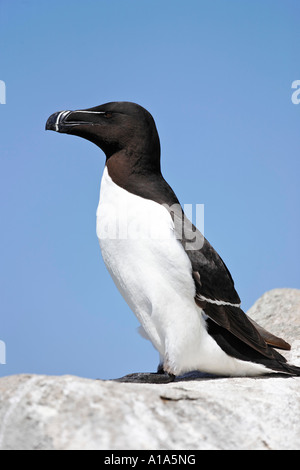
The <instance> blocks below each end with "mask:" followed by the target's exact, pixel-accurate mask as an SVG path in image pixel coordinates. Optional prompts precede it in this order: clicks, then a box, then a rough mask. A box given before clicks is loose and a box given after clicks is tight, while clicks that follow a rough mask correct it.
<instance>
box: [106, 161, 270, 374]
mask: <svg viewBox="0 0 300 470" xmlns="http://www.w3.org/2000/svg"><path fill="white" fill-rule="evenodd" d="M97 236H98V238H99V242H100V247H101V252H102V256H103V259H104V262H105V264H106V267H107V269H108V270H109V272H110V274H111V276H112V278H113V280H114V282H115V284H116V286H117V287H118V289H119V291H120V292H121V294H122V295H123V297H124V299H125V300H126V302H127V303H128V305H129V307H130V308H131V309H132V311H133V312H134V314H135V315H136V317H137V318H138V320H139V322H140V323H141V326H142V328H143V330H144V332H143V336H146V337H147V338H149V340H150V341H151V342H152V344H153V346H154V347H155V348H156V349H157V351H158V352H159V354H160V358H161V361H162V362H163V364H164V369H165V371H167V372H169V373H171V374H174V375H176V376H178V375H180V374H182V373H185V372H188V371H192V370H200V371H202V372H210V373H215V374H219V375H223V374H224V375H232V376H240V375H258V374H265V373H267V372H268V369H267V368H266V367H265V366H263V365H261V364H255V363H250V362H246V361H241V360H239V359H236V358H233V357H230V356H228V355H227V354H226V353H225V352H224V351H223V350H222V349H221V348H220V347H219V346H218V344H217V343H216V342H215V341H214V339H213V338H212V337H211V336H210V335H209V334H208V333H207V330H206V321H205V315H204V314H203V312H202V310H201V308H199V307H198V306H197V305H196V303H195V301H194V297H195V283H194V280H193V278H192V267H191V263H190V260H189V258H188V256H187V255H186V253H185V251H184V249H183V247H182V245H181V243H180V242H179V241H178V240H177V239H176V237H175V233H174V225H173V221H172V218H171V216H170V214H169V212H168V211H167V210H166V208H164V207H163V206H162V205H160V204H158V203H156V202H154V201H152V200H149V199H144V198H142V197H139V196H136V195H134V194H132V193H130V192H128V191H126V190H125V189H122V188H121V187H120V186H118V185H117V184H115V183H114V182H113V181H112V179H111V178H110V176H109V174H108V170H107V167H105V170H104V173H103V177H102V182H101V190H100V201H99V205H98V209H97ZM270 372H273V371H271V370H270Z"/></svg>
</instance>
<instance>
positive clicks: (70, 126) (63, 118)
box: [46, 101, 160, 168]
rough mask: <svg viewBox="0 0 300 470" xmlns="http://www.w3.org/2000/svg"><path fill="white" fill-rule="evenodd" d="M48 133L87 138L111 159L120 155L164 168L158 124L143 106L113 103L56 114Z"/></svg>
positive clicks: (124, 102) (123, 102)
mask: <svg viewBox="0 0 300 470" xmlns="http://www.w3.org/2000/svg"><path fill="white" fill-rule="evenodd" d="M46 130H52V131H56V132H60V133H64V134H71V135H77V136H79V137H83V138H84V139H87V140H89V141H91V142H93V143H94V144H96V145H97V146H98V147H100V148H101V149H102V150H103V152H104V153H105V154H106V158H107V159H109V158H110V157H111V156H112V155H114V154H119V153H120V152H121V153H122V154H123V155H124V156H125V157H126V158H130V159H132V161H141V160H142V161H143V163H144V164H147V165H149V164H151V166H152V165H153V168H154V167H157V165H158V166H159V165H160V163H159V162H160V143H159V137H158V133H157V130H156V126H155V122H154V119H153V117H152V116H151V114H150V113H149V112H148V111H147V110H146V109H144V108H142V106H139V105H137V104H135V103H130V102H126V101H121V102H112V103H106V104H102V105H100V106H96V107H94V108H88V109H82V110H78V111H59V112H56V113H54V114H52V115H51V116H50V117H49V119H48V121H47V123H46Z"/></svg>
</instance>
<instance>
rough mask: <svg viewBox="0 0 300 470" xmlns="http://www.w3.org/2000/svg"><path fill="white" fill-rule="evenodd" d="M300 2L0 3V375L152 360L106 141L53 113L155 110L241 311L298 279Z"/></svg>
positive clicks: (114, 372)
mask: <svg viewBox="0 0 300 470" xmlns="http://www.w3.org/2000/svg"><path fill="white" fill-rule="evenodd" d="M299 14H300V6H299V2H298V1H297V0H281V1H278V0H251V2H250V1H245V0H227V1H224V0H210V1H209V0H206V1H204V0H187V1H178V0H164V1H161V0H149V1H143V0H97V1H96V0H87V1H84V2H83V1H82V0H81V1H78V0H72V1H71V0H60V1H58V0H52V1H51V2H41V1H37V0H23V1H22V0H15V1H14V2H11V1H8V0H1V3H0V39H1V51H0V59H1V62H0V64H1V67H0V80H3V81H4V82H5V84H6V104H0V122H1V163H0V164H1V186H0V187H1V221H2V229H1V232H0V246H1V252H2V253H1V271H0V273H1V284H0V285H1V317H0V340H2V341H4V342H5V344H6V365H1V364H0V376H3V375H9V374H15V373H41V374H59V375H60V374H76V375H79V376H83V377H90V378H104V379H106V378H114V377H118V376H121V375H124V374H126V373H130V372H136V371H154V370H155V369H156V366H157V363H158V356H157V353H156V352H155V350H154V349H153V347H152V346H151V344H150V343H148V342H147V341H145V340H144V339H142V338H141V337H140V336H139V335H138V334H137V332H136V329H137V327H138V322H137V320H136V319H135V317H134V315H133V313H132V312H131V311H130V310H129V308H128V307H127V305H126V304H125V302H124V300H123V299H122V298H121V296H120V294H119V293H118V291H117V289H116V287H115V286H114V284H113V282H112V280H111V279H110V276H109V274H108V273H107V271H106V269H105V266H104V263H103V261H102V258H101V253H100V249H99V246H98V241H97V238H96V230H95V224H96V221H95V214H96V208H97V204H98V198H99V187H100V178H101V175H102V171H103V168H104V154H102V152H101V151H100V150H99V149H98V148H97V147H96V146H93V145H92V144H91V143H89V142H87V141H84V140H82V139H79V138H77V137H72V136H67V135H59V134H56V133H53V132H45V131H44V126H45V122H46V120H47V118H48V116H49V115H50V114H52V113H53V112H55V111H58V110H63V109H80V108H81V109H82V108H86V107H92V106H96V105H99V104H102V103H105V102H108V101H118V100H124V101H134V102H137V103H139V104H141V105H142V106H144V107H146V108H147V109H148V110H149V111H150V112H151V113H152V114H153V116H154V118H155V121H156V123H157V127H158V130H159V134H160V138H161V146H162V169H163V174H164V176H165V178H166V179H167V181H168V182H169V183H170V184H171V186H172V187H173V189H174V190H175V192H176V193H177V196H178V197H179V199H180V201H181V202H182V204H188V203H189V204H197V203H199V204H200V203H201V204H204V205H205V235H206V237H207V238H208V240H209V241H210V242H211V243H212V244H213V246H214V247H215V249H216V250H217V251H218V252H219V253H220V255H221V256H222V258H223V259H224V261H225V263H226V264H227V266H228V268H229V269H230V271H231V273H232V276H233V278H234V280H235V284H236V288H237V290H238V292H239V294H240V297H241V298H242V303H243V307H244V309H245V310H247V309H248V308H250V307H251V305H253V303H254V302H255V301H256V300H257V299H258V298H259V297H260V296H261V295H262V294H263V293H264V292H266V291H268V290H270V289H273V288H278V287H294V288H299V281H300V276H299V274H300V273H299V259H300V250H299V240H300V224H299V200H300V190H299V186H300V185H299V173H300V158H299V150H300V139H299V136H300V131H299V123H300V105H295V104H293V103H292V101H291V95H292V92H293V90H292V89H291V84H292V82H293V81H294V80H297V79H298V80H299V79H300V61H299V45H300V28H299ZM0 101H1V100H0Z"/></svg>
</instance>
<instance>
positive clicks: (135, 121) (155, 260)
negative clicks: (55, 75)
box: [46, 102, 300, 383]
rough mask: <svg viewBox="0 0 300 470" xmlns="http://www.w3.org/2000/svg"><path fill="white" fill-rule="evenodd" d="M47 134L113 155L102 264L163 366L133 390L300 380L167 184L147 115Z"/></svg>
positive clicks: (132, 111) (89, 117) (105, 196)
mask: <svg viewBox="0 0 300 470" xmlns="http://www.w3.org/2000/svg"><path fill="white" fill-rule="evenodd" d="M46 129H48V130H53V131H57V132H59V133H64V134H71V135H76V136H79V137H82V138H84V139H87V140H89V141H91V142H93V143H94V144H96V145H97V146H98V147H100V149H101V150H102V151H103V152H104V153H105V155H106V164H105V168H104V172H103V176H102V181H101V189H100V200H99V205H98V209H97V236H98V238H99V242H100V247H101V252H102V257H103V260H104V262H105V264H106V267H107V269H108V271H109V272H110V274H111V276H112V278H113V280H114V282H115V284H116V285H117V287H118V289H119V291H120V292H121V294H122V295H123V297H124V299H125V300H126V302H127V303H128V305H129V306H130V308H131V309H132V310H133V312H134V314H135V315H136V317H137V319H138V320H139V322H140V324H141V327H140V331H141V333H142V335H143V336H144V337H146V338H148V339H149V340H150V341H151V342H152V344H153V346H154V347H155V348H156V349H157V351H158V352H159V356H160V364H159V367H158V370H157V373H150V374H131V375H130V376H126V377H127V378H128V380H129V381H143V382H156V383H157V382H168V381H172V380H178V377H182V376H184V374H187V373H190V372H192V371H199V372H202V373H207V374H213V375H218V376H259V375H264V374H270V373H274V372H275V373H283V374H287V375H300V367H296V366H293V365H290V364H288V363H287V361H286V359H285V358H284V357H283V356H282V355H281V354H279V352H278V351H276V349H285V350H288V349H290V345H289V344H288V343H286V342H285V341H284V340H283V339H281V338H278V337H276V336H274V335H272V334H271V333H269V332H267V331H266V330H265V329H263V328H262V327H260V326H259V325H257V324H256V323H255V322H254V321H253V320H252V319H250V318H249V317H248V316H247V315H246V314H245V313H244V312H243V310H242V309H241V307H240V305H241V300H240V298H239V295H238V294H237V292H236V290H235V287H234V282H233V279H232V276H231V274H230V272H229V270H228V269H227V267H226V266H225V264H224V262H223V260H222V259H221V257H220V256H219V255H218V253H217V252H216V251H215V250H214V248H213V247H212V246H211V245H210V243H209V242H208V241H207V240H206V239H205V238H204V236H203V235H202V234H201V232H200V231H199V230H198V229H197V228H196V227H195V226H194V225H193V224H192V223H191V222H190V221H189V220H188V219H187V217H186V216H185V214H184V211H183V209H182V207H181V205H180V203H179V201H178V199H177V197H176V195H175V193H174V191H173V190H172V188H171V187H170V186H169V185H168V183H167V182H166V181H165V179H164V178H163V176H162V173H161V167H160V140H159V136H158V132H157V129H156V125H155V122H154V119H153V117H152V116H151V114H150V113H149V112H148V111H147V110H146V109H144V108H143V107H141V106H140V105H137V104H135V103H131V102H110V103H106V104H103V105H100V106H96V107H93V108H89V109H83V110H77V111H60V112H56V113H54V114H52V115H51V116H50V117H49V119H48V121H47V123H46Z"/></svg>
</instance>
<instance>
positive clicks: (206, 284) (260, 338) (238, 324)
mask: <svg viewBox="0 0 300 470" xmlns="http://www.w3.org/2000/svg"><path fill="white" fill-rule="evenodd" d="M186 223H187V222H186V219H185V222H184V224H183V225H184V226H185V225H186ZM175 226H176V224H175ZM177 230H178V224H177ZM191 230H192V232H193V233H194V238H193V237H192V234H191ZM183 233H184V236H182V238H181V242H182V244H183V247H184V249H185V251H186V254H187V255H188V257H189V259H190V261H191V265H192V271H193V273H192V274H193V278H194V281H195V286H196V296H195V301H196V303H197V304H198V305H199V306H200V307H201V308H202V309H203V310H204V312H205V314H206V315H207V316H208V317H209V318H210V319H211V320H213V322H215V323H216V324H217V325H219V326H220V327H221V328H223V329H224V330H226V332H230V333H231V334H232V335H234V336H235V337H236V338H238V339H239V340H240V341H242V342H243V343H245V344H246V345H247V346H249V347H250V348H253V349H254V350H256V351H258V352H259V353H260V354H262V355H263V356H265V357H267V358H270V359H277V360H281V361H285V359H284V358H283V357H282V356H281V355H280V354H279V353H277V352H276V351H275V350H274V349H273V348H272V347H270V345H272V346H274V347H276V348H281V349H290V345H289V344H288V343H286V342H285V341H284V340H282V339H281V338H277V337H276V336H274V335H272V334H271V333H269V332H267V331H266V330H264V329H263V328H261V327H260V326H259V325H257V324H256V323H255V322H254V321H253V320H251V319H250V318H249V317H248V316H247V315H246V314H245V313H244V312H243V310H242V309H241V308H240V303H241V300H240V298H239V295H238V293H237V292H236V290H235V287H234V282H233V279H232V276H231V274H230V272H229V270H228V268H227V267H226V265H225V263H224V262H223V260H222V258H221V257H220V256H219V255H218V253H217V252H216V251H215V250H214V248H213V247H212V246H211V245H210V243H209V242H208V241H207V240H206V239H205V238H204V237H203V235H202V234H201V233H200V232H199V230H197V229H196V228H195V227H194V226H192V224H191V223H190V224H189V226H187V227H186V226H185V228H184V230H183V232H182V234H183ZM193 244H194V246H196V249H193ZM198 245H201V246H200V247H198ZM220 332H221V330H220V329H219V331H218V334H221V333H220ZM224 336H225V332H224ZM226 336H227V333H226Z"/></svg>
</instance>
